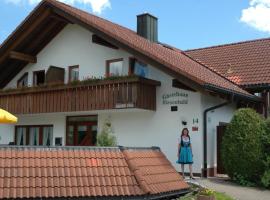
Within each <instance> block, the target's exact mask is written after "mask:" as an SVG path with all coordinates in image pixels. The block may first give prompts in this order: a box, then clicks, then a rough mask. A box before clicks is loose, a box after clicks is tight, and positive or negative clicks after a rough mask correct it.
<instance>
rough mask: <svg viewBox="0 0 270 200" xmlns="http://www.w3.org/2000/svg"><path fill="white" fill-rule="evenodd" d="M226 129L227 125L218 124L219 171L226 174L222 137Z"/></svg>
mask: <svg viewBox="0 0 270 200" xmlns="http://www.w3.org/2000/svg"><path fill="white" fill-rule="evenodd" d="M225 130H226V125H222V126H217V173H218V174H225V170H224V166H223V163H222V159H221V144H222V138H223V135H224V133H225Z"/></svg>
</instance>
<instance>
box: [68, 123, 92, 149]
mask: <svg viewBox="0 0 270 200" xmlns="http://www.w3.org/2000/svg"><path fill="white" fill-rule="evenodd" d="M93 126H96V123H94V122H73V123H70V124H69V125H68V135H67V145H72V146H94V145H95V141H93V132H92V130H93Z"/></svg>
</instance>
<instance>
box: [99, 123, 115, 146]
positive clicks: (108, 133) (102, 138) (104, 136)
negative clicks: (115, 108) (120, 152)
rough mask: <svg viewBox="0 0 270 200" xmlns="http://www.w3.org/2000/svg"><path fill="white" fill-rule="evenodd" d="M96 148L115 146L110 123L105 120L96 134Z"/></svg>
mask: <svg viewBox="0 0 270 200" xmlns="http://www.w3.org/2000/svg"><path fill="white" fill-rule="evenodd" d="M97 146H101V147H115V146H117V140H116V137H115V136H114V135H113V131H112V126H111V122H110V121H109V120H108V119H107V120H105V122H104V124H103V128H102V130H101V132H100V133H98V134H97Z"/></svg>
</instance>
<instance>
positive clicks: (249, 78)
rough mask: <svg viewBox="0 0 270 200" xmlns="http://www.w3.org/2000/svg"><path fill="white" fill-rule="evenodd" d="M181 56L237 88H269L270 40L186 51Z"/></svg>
mask: <svg viewBox="0 0 270 200" xmlns="http://www.w3.org/2000/svg"><path fill="white" fill-rule="evenodd" d="M185 53H186V54H187V55H189V56H190V57H192V58H193V59H195V60H196V61H198V62H200V63H202V64H205V65H206V66H208V67H209V68H210V69H211V70H214V71H216V72H217V73H219V74H221V75H222V76H224V77H226V78H228V79H229V80H231V81H233V82H234V83H236V84H238V85H240V86H243V87H246V88H248V87H250V86H258V87H259V86H261V85H269V84H270V38H265V39H258V40H251V41H244V42H238V43H232V44H225V45H219V46H213V47H206V48H201V49H193V50H187V51H185Z"/></svg>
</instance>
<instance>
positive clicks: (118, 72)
mask: <svg viewBox="0 0 270 200" xmlns="http://www.w3.org/2000/svg"><path fill="white" fill-rule="evenodd" d="M122 75H123V59H122V58H120V59H115V60H107V67H106V76H107V77H109V76H122Z"/></svg>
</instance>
